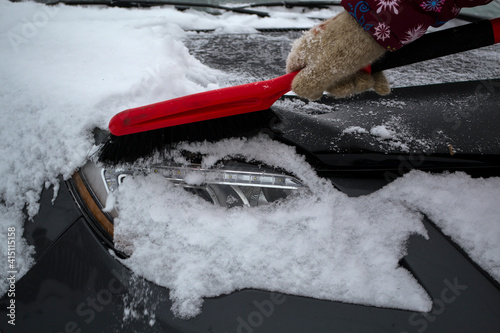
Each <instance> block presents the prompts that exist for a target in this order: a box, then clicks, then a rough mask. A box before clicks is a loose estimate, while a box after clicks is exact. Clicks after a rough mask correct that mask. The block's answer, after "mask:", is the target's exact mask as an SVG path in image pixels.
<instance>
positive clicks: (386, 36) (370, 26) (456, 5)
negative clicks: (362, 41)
mask: <svg viewBox="0 0 500 333" xmlns="http://www.w3.org/2000/svg"><path fill="white" fill-rule="evenodd" d="M491 1H492V0H342V2H341V4H342V6H344V8H345V9H346V10H347V11H348V12H349V13H350V14H351V15H352V16H353V17H354V18H355V19H356V20H357V21H358V23H359V24H360V25H361V26H362V27H363V28H364V29H365V30H366V31H368V32H369V33H370V34H371V35H372V36H373V38H374V39H375V40H376V41H377V42H378V43H379V44H380V45H382V46H383V47H385V48H387V49H388V50H389V51H394V50H397V49H399V48H401V47H402V46H404V45H406V44H408V43H411V42H412V41H414V40H416V39H418V38H420V37H421V36H422V35H423V34H424V33H425V32H426V31H427V28H429V27H430V26H433V27H438V26H440V25H443V24H444V23H446V22H447V21H449V20H451V19H452V18H454V17H455V16H457V15H458V13H459V12H460V9H461V8H463V7H475V6H480V5H485V4H487V3H489V2H491Z"/></svg>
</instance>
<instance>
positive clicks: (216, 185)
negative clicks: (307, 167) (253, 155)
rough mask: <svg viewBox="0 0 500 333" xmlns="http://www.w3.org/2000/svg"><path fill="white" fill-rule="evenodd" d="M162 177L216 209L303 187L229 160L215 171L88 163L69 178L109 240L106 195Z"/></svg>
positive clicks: (262, 168) (276, 172) (110, 223)
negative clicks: (136, 179) (130, 182)
mask: <svg viewBox="0 0 500 333" xmlns="http://www.w3.org/2000/svg"><path fill="white" fill-rule="evenodd" d="M150 173H158V174H161V175H162V176H163V177H165V178H166V179H168V180H170V181H171V182H173V183H174V184H175V185H176V186H180V187H183V188H184V189H185V190H186V191H189V192H191V193H193V194H194V195H198V196H200V197H202V198H203V199H205V200H207V201H209V202H211V203H213V204H215V205H219V206H223V207H227V208H231V207H235V206H248V207H255V206H261V205H265V204H269V203H271V202H274V201H276V200H279V199H282V198H285V197H287V196H289V195H290V194H292V193H294V192H295V191H297V190H299V189H300V188H304V185H303V184H302V182H301V181H300V180H299V179H297V178H296V177H294V176H292V175H289V174H287V173H285V172H282V171H279V170H276V169H273V168H270V167H265V166H259V165H256V164H249V163H243V162H238V161H228V162H224V163H222V164H221V165H219V166H217V167H214V168H203V167H202V166H201V165H199V164H190V165H180V164H176V163H170V162H164V163H161V164H156V165H152V166H149V167H138V168H102V167H99V166H97V165H96V164H94V163H92V162H88V163H87V164H86V165H85V166H84V167H83V168H81V170H79V171H78V172H77V173H76V174H75V175H74V176H73V183H74V187H75V188H76V191H77V192H78V194H79V197H80V200H79V201H80V202H81V205H82V206H84V207H83V209H84V210H85V211H86V212H87V213H88V214H87V215H88V216H89V217H91V219H92V220H93V222H94V223H95V224H97V226H98V229H100V230H101V231H103V230H104V231H105V233H107V234H108V236H107V238H108V240H110V241H112V236H113V219H114V218H115V217H117V216H118V214H119V212H118V211H117V210H116V209H111V210H105V209H104V208H105V207H106V202H107V200H108V198H109V197H110V193H112V192H114V191H116V190H117V189H118V188H119V187H120V185H121V184H122V183H123V182H124V180H125V179H126V178H127V177H133V176H134V175H146V174H150Z"/></svg>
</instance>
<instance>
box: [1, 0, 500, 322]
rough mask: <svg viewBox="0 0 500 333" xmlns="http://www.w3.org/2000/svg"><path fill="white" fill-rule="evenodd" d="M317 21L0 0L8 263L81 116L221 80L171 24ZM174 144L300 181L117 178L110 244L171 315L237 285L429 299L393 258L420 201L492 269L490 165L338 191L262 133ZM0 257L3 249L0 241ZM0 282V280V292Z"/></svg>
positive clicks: (496, 267) (67, 152) (380, 301)
mask: <svg viewBox="0 0 500 333" xmlns="http://www.w3.org/2000/svg"><path fill="white" fill-rule="evenodd" d="M333 14H334V13H333V12H331V11H328V10H318V11H317V12H315V13H314V15H311V16H315V17H325V18H326V17H329V16H332V15H333ZM317 22H318V21H317V20H314V19H309V18H307V15H304V14H300V13H294V12H293V11H277V12H275V13H273V14H272V15H271V17H270V18H258V17H257V16H250V15H241V14H234V13H225V14H223V15H220V16H212V15H209V14H207V13H203V12H199V11H194V10H187V11H184V12H178V11H176V10H175V9H174V8H173V7H165V8H152V9H140V10H139V9H131V10H129V9H118V8H102V7H101V8H92V7H67V6H63V5H58V6H52V7H48V6H43V5H39V4H34V3H28V2H22V3H10V2H8V1H5V0H0V62H1V63H2V66H1V68H0V80H1V83H0V102H1V103H2V109H1V114H2V122H1V124H0V153H1V155H2V161H1V162H0V221H1V227H0V243H2V244H4V245H5V244H6V243H7V237H8V236H7V234H8V230H9V228H15V230H16V232H15V234H16V253H17V257H16V265H17V267H16V269H17V270H18V271H19V274H18V275H17V277H18V278H20V277H21V276H22V275H23V274H24V273H25V272H26V271H27V270H28V269H29V268H30V266H31V265H33V260H32V259H31V258H32V255H33V249H32V248H30V247H29V246H28V245H27V243H26V242H25V241H24V240H23V239H22V238H21V235H22V230H23V220H24V218H25V216H23V214H24V213H23V209H25V212H26V214H27V215H28V217H33V216H34V215H36V213H37V211H38V199H39V197H40V193H41V190H42V188H43V187H50V186H53V187H54V188H55V190H56V192H57V189H58V187H59V179H60V178H59V177H60V176H62V177H63V178H66V179H67V178H69V177H70V176H71V175H72V173H73V172H74V171H75V170H77V168H79V167H80V166H82V165H83V164H84V163H85V161H86V160H87V158H88V155H89V152H91V151H92V150H93V148H94V146H93V135H92V131H93V129H94V128H95V127H99V128H102V129H106V128H107V123H108V121H109V119H110V118H111V117H112V116H113V115H114V114H115V113H117V112H118V111H120V110H123V109H127V108H130V107H133V106H139V105H145V104H149V103H153V102H157V101H161V100H166V99H170V98H174V97H178V96H182V95H186V94H191V93H195V92H199V91H204V90H208V89H213V88H218V87H221V86H224V85H225V82H231V79H234V78H230V77H228V75H229V74H227V73H223V72H220V71H218V70H215V69H211V68H208V67H207V66H205V65H203V64H202V63H201V62H200V61H199V60H198V59H195V58H194V57H193V56H191V55H190V54H189V52H188V50H187V49H186V47H185V46H184V44H183V38H185V36H186V32H185V31H184V30H185V29H187V28H191V29H194V28H203V29H219V30H220V31H222V32H224V33H228V32H239V33H241V32H245V33H255V31H254V30H253V28H256V27H278V26H281V27H282V26H286V27H293V26H299V27H307V26H312V25H314V24H315V23H317ZM183 149H186V150H192V151H199V152H203V153H205V154H206V156H207V158H206V160H205V161H204V163H205V164H206V165H207V166H209V165H211V163H213V161H215V160H217V159H218V158H220V157H225V156H234V155H240V156H241V155H242V156H243V157H244V158H246V159H248V160H257V161H261V162H264V163H267V164H269V165H272V166H279V167H282V168H285V169H287V170H288V171H290V172H292V173H294V174H295V175H296V176H297V177H298V178H300V179H302V180H303V181H304V183H305V184H306V185H308V187H309V189H310V191H303V192H301V193H300V195H298V196H292V197H291V198H289V199H287V200H284V201H281V202H278V203H275V204H272V205H269V206H266V207H254V208H245V207H243V208H235V209H230V210H227V209H223V208H220V207H215V206H213V205H209V204H208V203H206V202H204V201H202V200H201V199H199V198H197V197H195V196H193V195H191V194H189V193H187V192H185V191H183V190H181V189H178V188H175V187H174V186H172V185H171V184H169V183H168V181H166V180H164V179H163V178H161V177H159V176H158V175H149V176H138V177H135V178H129V179H128V181H126V182H125V183H124V185H123V186H122V187H121V188H120V189H119V191H118V193H117V194H116V198H115V200H116V204H117V205H119V207H120V216H119V218H118V219H117V221H116V225H115V235H116V239H115V241H116V244H117V246H118V247H123V248H124V249H126V250H128V251H129V252H130V253H131V256H130V258H128V259H125V260H123V263H124V264H125V265H126V266H128V267H129V268H130V269H131V270H132V271H134V272H135V273H137V274H138V275H139V276H142V277H145V278H147V279H149V280H151V281H154V282H156V283H157V284H159V285H162V286H166V287H168V288H169V289H170V298H171V299H172V300H173V302H174V303H173V304H174V305H173V311H174V313H175V314H176V315H177V316H180V317H183V318H189V317H192V316H195V315H196V314H198V313H199V312H200V311H201V309H202V303H203V298H205V297H213V296H217V295H221V294H227V293H231V292H233V291H235V290H239V289H242V288H260V289H265V290H273V291H280V292H284V293H289V294H295V295H303V296H310V297H316V298H321V299H328V300H339V301H345V302H355V303H361V304H369V305H376V306H387V307H397V308H404V309H410V310H418V311H428V310H430V307H431V300H430V298H429V297H428V295H427V294H426V293H425V291H424V289H423V288H422V287H421V286H420V285H419V284H418V282H417V281H416V280H415V279H414V278H413V277H412V275H411V274H410V273H409V272H408V271H407V270H405V269H404V268H402V267H400V266H399V265H398V262H399V260H400V259H401V258H402V257H404V255H405V252H406V242H407V240H408V238H409V236H410V235H412V234H418V235H421V236H422V237H426V230H425V228H424V226H423V224H422V223H421V219H422V214H426V215H427V216H429V217H430V218H431V219H432V220H433V221H435V222H436V223H437V224H438V225H439V226H440V227H441V228H442V230H443V231H444V232H445V233H446V234H447V235H449V236H451V238H452V239H453V240H455V241H456V242H457V243H458V244H459V245H460V246H462V247H463V249H464V250H465V251H466V252H467V253H468V254H469V255H470V256H471V257H472V258H473V259H474V260H475V261H476V262H477V263H479V264H480V265H481V266H482V267H483V268H485V269H486V270H487V271H488V272H489V273H490V274H491V275H492V276H493V277H494V278H495V279H496V280H497V281H500V245H499V244H500V242H498V240H499V239H500V224H499V223H498V216H500V208H499V205H498V198H499V197H500V179H497V178H494V179H487V180H484V179H471V178H470V177H469V176H467V175H465V174H462V173H456V174H443V175H430V174H426V173H422V172H412V173H410V174H408V175H406V176H405V177H403V178H401V179H399V180H397V181H395V182H393V183H391V184H390V185H389V186H386V187H385V188H383V189H382V190H380V191H378V192H376V193H373V194H371V195H368V196H363V197H359V198H350V197H347V196H346V195H344V194H342V193H341V192H339V191H338V190H336V189H335V188H334V187H333V186H332V185H331V184H330V183H329V182H327V181H325V180H323V179H321V178H319V177H317V176H316V174H315V172H314V170H312V169H311V167H310V166H309V165H308V164H307V163H306V162H305V161H304V159H303V158H302V157H301V156H300V155H298V154H297V153H296V152H295V150H294V149H293V148H290V147H288V146H284V145H283V144H279V143H277V142H273V141H272V140H270V139H269V138H266V137H257V138H253V139H248V140H246V139H232V140H227V141H223V142H219V143H214V144H206V143H191V144H186V145H185V146H184V147H183ZM166 207H168V208H166ZM28 223H29V222H28ZM132 235H133V237H131V236H132ZM159 253H161V255H158V254H159ZM0 261H1V262H3V263H7V246H4V247H3V250H2V251H1V252H0ZM3 267H4V268H3V269H4V270H5V267H6V264H5V265H4V266H3ZM6 287H7V286H6V281H5V279H3V280H2V281H1V282H0V293H1V294H3V293H5V291H6Z"/></svg>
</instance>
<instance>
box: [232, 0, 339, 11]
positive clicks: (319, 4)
mask: <svg viewBox="0 0 500 333" xmlns="http://www.w3.org/2000/svg"><path fill="white" fill-rule="evenodd" d="M330 6H340V0H338V1H321V0H319V1H318V0H312V1H276V2H266V3H252V4H249V5H245V6H241V7H239V8H252V7H285V8H293V7H305V8H320V9H322V8H329V7H330Z"/></svg>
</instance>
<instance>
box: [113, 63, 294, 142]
mask: <svg viewBox="0 0 500 333" xmlns="http://www.w3.org/2000/svg"><path fill="white" fill-rule="evenodd" d="M297 73H298V72H292V73H289V74H286V75H283V76H280V77H277V78H274V79H270V80H267V81H259V82H254V83H248V84H243V85H239V86H234V87H227V88H221V89H216V90H210V91H205V92H201V93H197V94H193V95H188V96H183V97H179V98H175V99H171V100H167V101H164V102H159V103H155V104H151V105H146V106H141V107H137V108H133V109H128V110H125V111H122V112H120V113H118V114H117V115H115V116H114V117H113V118H112V119H111V121H110V123H109V130H110V132H111V133H112V134H113V135H118V136H119V135H126V134H132V133H138V132H144V131H151V130H155V129H159V128H163V127H167V126H176V125H182V124H187V123H193V122H198V121H203V120H210V119H214V118H221V117H227V116H233V115H238V114H242V113H247V112H253V111H258V110H267V109H269V108H270V107H271V105H273V104H274V102H276V100H277V99H278V98H280V97H281V96H283V95H284V94H286V93H287V92H289V91H290V90H291V86H292V80H293V78H294V77H295V75H297Z"/></svg>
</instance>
